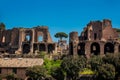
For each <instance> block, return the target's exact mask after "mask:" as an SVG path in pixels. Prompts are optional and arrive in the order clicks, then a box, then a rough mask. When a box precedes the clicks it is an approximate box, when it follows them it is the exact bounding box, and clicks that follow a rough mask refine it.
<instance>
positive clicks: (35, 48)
mask: <svg viewBox="0 0 120 80" xmlns="http://www.w3.org/2000/svg"><path fill="white" fill-rule="evenodd" d="M36 50H38V45H37V44H33V52H35V51H36Z"/></svg>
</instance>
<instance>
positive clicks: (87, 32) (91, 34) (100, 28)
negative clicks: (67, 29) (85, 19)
mask: <svg viewBox="0 0 120 80" xmlns="http://www.w3.org/2000/svg"><path fill="white" fill-rule="evenodd" d="M69 37H70V39H69V52H70V54H72V55H85V56H86V57H90V56H91V55H92V54H94V55H99V54H100V55H104V54H106V53H118V52H120V41H119V38H120V37H119V35H118V33H117V32H116V30H115V29H113V28H112V24H111V21H110V20H108V19H104V20H103V21H91V22H90V23H89V24H88V25H87V27H85V28H84V30H83V31H82V33H81V35H80V36H78V32H71V33H70V35H69Z"/></svg>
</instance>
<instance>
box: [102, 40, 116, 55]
mask: <svg viewBox="0 0 120 80" xmlns="http://www.w3.org/2000/svg"><path fill="white" fill-rule="evenodd" d="M106 53H114V44H113V43H110V42H108V43H106V44H105V45H104V54H106Z"/></svg>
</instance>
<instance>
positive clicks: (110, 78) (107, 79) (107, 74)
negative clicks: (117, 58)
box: [97, 64, 115, 80]
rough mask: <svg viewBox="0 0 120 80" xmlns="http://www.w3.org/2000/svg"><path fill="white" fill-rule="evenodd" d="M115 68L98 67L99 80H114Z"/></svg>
mask: <svg viewBox="0 0 120 80" xmlns="http://www.w3.org/2000/svg"><path fill="white" fill-rule="evenodd" d="M114 78H115V67H114V66H113V65H112V64H102V66H99V67H98V78H97V79H98V80H114Z"/></svg>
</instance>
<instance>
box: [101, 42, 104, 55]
mask: <svg viewBox="0 0 120 80" xmlns="http://www.w3.org/2000/svg"><path fill="white" fill-rule="evenodd" d="M104 45H105V43H104V42H100V55H101V56H104V55H105V54H104Z"/></svg>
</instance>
